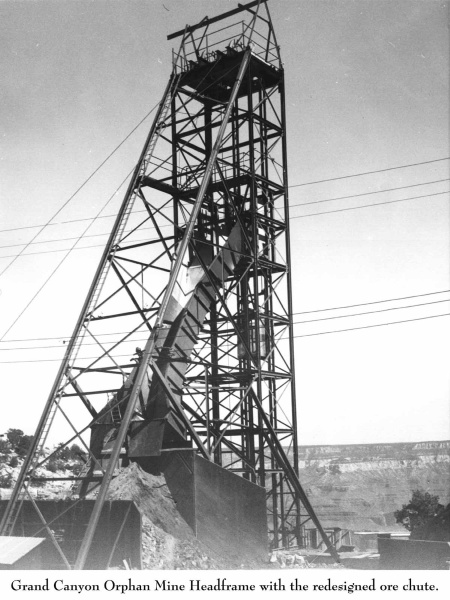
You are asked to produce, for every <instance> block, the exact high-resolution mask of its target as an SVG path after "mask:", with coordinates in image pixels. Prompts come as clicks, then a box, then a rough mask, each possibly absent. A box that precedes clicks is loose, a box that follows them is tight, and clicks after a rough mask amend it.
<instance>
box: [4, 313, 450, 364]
mask: <svg viewBox="0 0 450 600" xmlns="http://www.w3.org/2000/svg"><path fill="white" fill-rule="evenodd" d="M448 316H450V313H443V314H441V315H430V316H428V317H416V318H415V319H404V320H403V321H390V322H389V323H378V324H377V325H362V326H360V327H350V328H348V329H336V330H333V331H321V332H319V333H306V334H300V335H294V336H292V337H293V338H303V337H312V336H316V335H328V334H332V333H345V332H347V331H357V330H359V329H372V328H373V327H386V326H388V325H400V324H402V323H412V322H414V321H425V320H426V319H436V318H438V317H448ZM286 339H289V338H288V337H287V336H282V337H280V338H278V340H277V341H281V340H286ZM134 341H139V340H134ZM112 356H113V358H115V359H116V358H129V357H130V354H116V355H112ZM96 358H98V356H84V357H82V359H83V360H94V359H96ZM60 361H61V359H60V358H44V359H30V360H11V361H0V364H6V365H7V364H15V363H41V362H60Z"/></svg>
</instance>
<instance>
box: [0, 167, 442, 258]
mask: <svg viewBox="0 0 450 600" xmlns="http://www.w3.org/2000/svg"><path fill="white" fill-rule="evenodd" d="M444 181H450V178H448V177H447V178H446V179H436V180H435V181H424V182H423V183H414V184H412V185H403V186H401V187H395V188H390V189H387V190H376V191H374V192H364V193H362V194H353V195H351V196H340V197H338V198H326V199H324V200H315V201H313V202H300V203H299V204H290V205H289V206H290V208H294V207H297V206H309V205H310V204H322V203H323V202H335V201H337V200H349V199H352V198H359V197H361V196H371V195H373V194H383V193H386V192H393V191H397V190H404V189H408V188H413V187H420V186H423V185H432V184H435V183H442V182H444ZM289 187H292V186H289ZM137 212H138V211H135V213H134V214H137ZM139 212H146V211H144V210H142V211H139ZM115 216H116V215H103V216H101V217H99V218H101V219H105V218H112V217H115ZM89 220H91V219H73V220H72V221H62V222H61V223H50V225H60V224H66V223H75V222H79V221H89ZM168 226H169V225H162V227H168ZM30 227H32V226H30ZM34 227H39V226H38V225H35V226H34ZM19 229H26V228H22V227H18V228H17V230H19ZM145 229H146V230H154V229H155V228H154V227H146V228H145ZM1 231H16V229H7V230H6V229H4V230H1ZM141 231H142V230H141ZM105 235H106V236H107V235H109V232H106V233H94V234H91V235H85V236H84V237H85V238H88V237H101V236H105ZM74 239H77V238H76V237H65V238H57V239H55V240H44V241H40V242H33V241H31V242H29V244H28V245H29V246H33V245H36V244H50V243H55V242H64V241H70V240H74ZM25 245H26V242H22V243H21V244H6V245H3V246H0V249H1V248H15V247H17V246H25ZM88 247H89V248H94V247H96V246H88ZM57 251H58V252H59V251H60V250H57ZM34 254H36V253H34ZM12 256H16V255H14V254H9V255H7V256H0V258H11V257H12ZM26 256H28V255H26Z"/></svg>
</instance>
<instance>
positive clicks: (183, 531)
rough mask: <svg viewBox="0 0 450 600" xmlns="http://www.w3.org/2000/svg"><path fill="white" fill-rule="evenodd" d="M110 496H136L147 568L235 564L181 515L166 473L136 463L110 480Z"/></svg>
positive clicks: (125, 498)
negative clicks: (155, 472) (199, 536)
mask: <svg viewBox="0 0 450 600" xmlns="http://www.w3.org/2000/svg"><path fill="white" fill-rule="evenodd" d="M108 500H133V501H134V502H135V504H136V506H137V508H138V509H139V511H140V513H141V515H142V559H143V568H144V569H224V568H236V566H239V565H235V564H233V563H232V561H230V560H229V559H228V558H227V557H222V556H217V555H215V554H214V553H213V552H211V551H210V550H209V549H207V548H206V547H205V546H204V545H203V544H202V543H201V542H199V541H198V540H197V539H196V537H195V535H194V533H193V531H192V529H191V528H190V527H189V525H188V524H187V523H186V522H185V521H184V519H183V518H182V517H181V516H180V514H179V512H178V510H177V507H176V504H175V502H174V500H173V498H172V495H171V494H170V491H169V489H168V487H167V484H166V480H165V477H164V475H158V476H155V475H151V474H149V473H146V472H145V471H143V470H142V469H141V468H140V467H139V466H138V465H137V464H135V463H131V464H130V465H129V466H128V467H126V468H124V469H122V470H121V471H120V473H119V475H118V476H117V477H116V478H115V479H114V480H113V481H112V482H111V485H110V489H109V492H108Z"/></svg>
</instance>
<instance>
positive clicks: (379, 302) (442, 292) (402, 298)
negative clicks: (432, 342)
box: [44, 290, 450, 339]
mask: <svg viewBox="0 0 450 600" xmlns="http://www.w3.org/2000/svg"><path fill="white" fill-rule="evenodd" d="M447 292H450V290H441V291H440V292H427V293H426V294H414V295H413V296H402V297H400V298H387V299H386V300H373V301H371V302H362V303H360V304H349V305H347V306H335V307H332V308H318V309H316V310H304V311H301V312H294V313H292V314H293V315H308V314H311V313H317V312H325V311H328V310H343V309H345V308H356V307H358V306H368V305H370V304H381V303H382V302H395V301H397V300H411V299H412V298H423V297H424V296H434V295H436V294H446V293H447ZM44 339H45V338H44Z"/></svg>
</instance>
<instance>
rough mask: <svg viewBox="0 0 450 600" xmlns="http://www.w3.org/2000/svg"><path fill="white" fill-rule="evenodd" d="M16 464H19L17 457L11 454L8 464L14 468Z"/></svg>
mask: <svg viewBox="0 0 450 600" xmlns="http://www.w3.org/2000/svg"><path fill="white" fill-rule="evenodd" d="M18 465H19V459H18V458H17V456H11V460H10V461H9V466H10V467H13V468H15V467H17V466H18Z"/></svg>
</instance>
